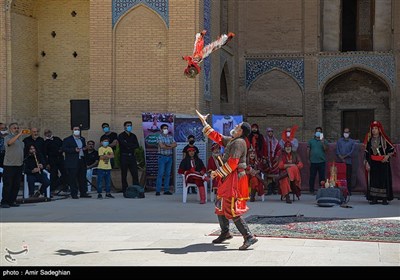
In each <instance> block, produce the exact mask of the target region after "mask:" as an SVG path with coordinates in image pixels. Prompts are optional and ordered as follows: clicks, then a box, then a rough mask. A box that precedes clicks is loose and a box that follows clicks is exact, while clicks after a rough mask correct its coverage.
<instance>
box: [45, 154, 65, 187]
mask: <svg viewBox="0 0 400 280" xmlns="http://www.w3.org/2000/svg"><path fill="white" fill-rule="evenodd" d="M49 165H50V189H51V191H54V190H56V189H58V187H59V186H60V185H66V184H67V183H68V182H67V180H66V176H65V169H64V158H63V157H58V156H55V157H54V156H53V157H49ZM58 172H60V173H61V176H60V177H59V176H58Z"/></svg>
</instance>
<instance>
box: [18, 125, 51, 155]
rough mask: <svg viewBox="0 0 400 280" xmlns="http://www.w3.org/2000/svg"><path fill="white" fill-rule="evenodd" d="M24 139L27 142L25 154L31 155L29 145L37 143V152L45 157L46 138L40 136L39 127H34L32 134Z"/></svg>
mask: <svg viewBox="0 0 400 280" xmlns="http://www.w3.org/2000/svg"><path fill="white" fill-rule="evenodd" d="M23 141H24V143H25V153H24V154H25V156H28V155H29V146H30V145H32V144H33V145H35V147H36V152H37V153H40V154H41V155H42V156H43V157H44V156H45V155H46V150H45V147H44V139H43V138H42V137H40V136H39V128H37V127H32V128H31V135H30V136H28V137H26V138H25V139H24V140H23Z"/></svg>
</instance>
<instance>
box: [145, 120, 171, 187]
mask: <svg viewBox="0 0 400 280" xmlns="http://www.w3.org/2000/svg"><path fill="white" fill-rule="evenodd" d="M162 124H167V125H168V127H169V128H168V129H169V132H170V133H171V134H172V136H174V114H170V113H142V128H143V136H144V145H145V154H146V156H145V159H146V178H147V180H146V187H150V188H154V189H155V188H156V180H157V172H158V155H157V153H158V144H157V138H158V136H159V135H160V133H161V129H160V127H161V125H162ZM171 174H172V172H171ZM171 182H172V181H171Z"/></svg>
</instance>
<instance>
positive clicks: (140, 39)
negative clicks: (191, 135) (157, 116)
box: [113, 4, 168, 121]
mask: <svg viewBox="0 0 400 280" xmlns="http://www.w3.org/2000/svg"><path fill="white" fill-rule="evenodd" d="M167 35H168V29H167V26H166V25H165V22H164V21H163V20H162V18H161V17H160V16H159V15H158V14H157V13H156V12H155V11H154V10H153V9H150V8H149V7H147V6H146V5H143V4H140V5H136V6H135V7H133V8H132V9H130V10H129V11H128V12H127V13H125V14H124V15H123V16H122V17H121V18H120V19H119V21H118V22H117V24H116V25H115V28H114V30H113V41H114V44H113V57H114V61H113V76H114V79H113V81H114V86H113V92H114V94H113V98H114V100H113V104H114V106H113V107H114V108H113V112H114V114H115V112H116V111H118V115H120V116H123V115H131V114H132V112H134V113H135V114H139V113H141V112H142V111H143V110H149V111H152V110H157V111H159V110H167V108H168V100H167V91H165V89H166V88H168V70H167V69H168V68H167V61H168V53H167V50H168V40H167V38H168V36H167ZM154 75H156V76H157V78H156V79H154ZM145 95H151V96H154V100H153V101H152V102H151V103H150V102H149V103H143V100H142V96H145ZM139 104H140V105H139ZM121 121H122V120H121Z"/></svg>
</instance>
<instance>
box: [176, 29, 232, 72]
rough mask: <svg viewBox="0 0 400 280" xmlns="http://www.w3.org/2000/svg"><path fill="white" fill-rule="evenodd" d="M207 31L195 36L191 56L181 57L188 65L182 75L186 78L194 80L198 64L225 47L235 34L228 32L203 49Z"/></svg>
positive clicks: (198, 67) (198, 68)
mask: <svg viewBox="0 0 400 280" xmlns="http://www.w3.org/2000/svg"><path fill="white" fill-rule="evenodd" d="M206 33H207V30H203V31H201V32H200V33H197V34H196V40H195V41H194V50H193V54H192V55H191V56H183V57H182V59H184V60H186V61H187V63H188V65H187V67H186V68H185V71H184V74H185V75H186V77H188V78H195V77H196V75H197V74H199V73H200V70H201V68H200V63H201V62H202V61H203V60H204V59H205V58H206V57H207V56H209V55H210V54H211V53H212V52H213V51H216V50H218V49H220V48H222V46H224V45H226V44H227V43H228V42H229V41H230V40H231V39H232V38H233V37H235V34H234V33H232V32H229V33H228V35H226V34H222V35H221V36H220V37H219V38H218V39H217V40H215V41H214V42H212V43H210V44H208V45H207V46H205V47H204V36H205V35H206Z"/></svg>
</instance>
